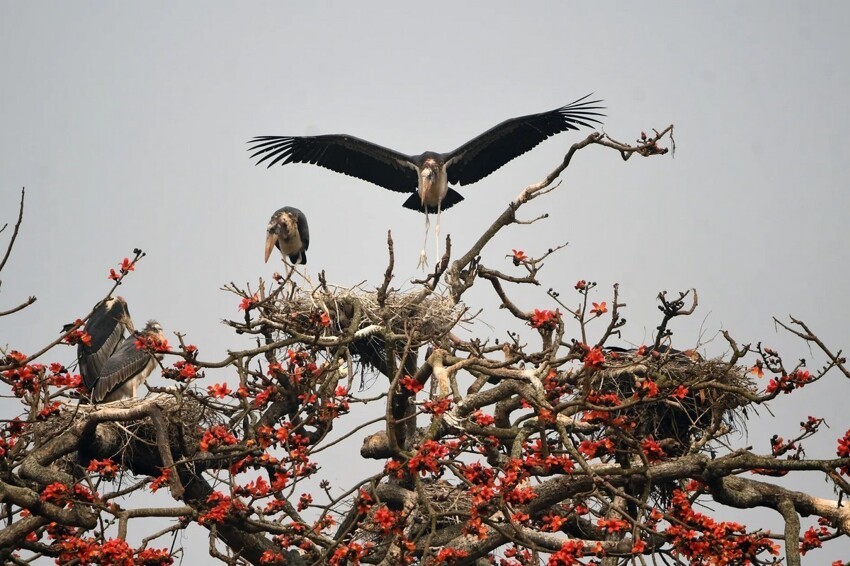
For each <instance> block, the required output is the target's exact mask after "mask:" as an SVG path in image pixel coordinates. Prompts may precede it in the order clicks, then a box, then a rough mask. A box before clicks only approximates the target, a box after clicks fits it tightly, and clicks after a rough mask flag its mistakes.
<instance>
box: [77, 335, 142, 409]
mask: <svg viewBox="0 0 850 566" xmlns="http://www.w3.org/2000/svg"><path fill="white" fill-rule="evenodd" d="M152 357H153V355H152V354H151V353H150V352H148V351H147V350H144V349H139V348H136V337H135V336H129V337H128V338H126V339H125V340H124V341H123V342H121V345H120V346H118V349H117V350H115V353H114V354H112V357H110V358H109V359H108V360H107V361H106V364H104V366H103V369H102V370H101V372H100V373H101V375H100V379H98V380H97V383H96V384H95V386H94V391H93V392H92V401H94V402H95V403H100V402H101V401H103V400H104V399H105V398H106V396H107V395H109V394H110V393H112V392H113V391H115V390H116V389H118V388H119V387H121V385H123V384H124V383H126V382H127V381H130V380H131V379H133V378H134V377H136V376H138V375H139V374H140V373H142V372H145V371H147V373H148V374H149V373H150V369H147V370H146V368H147V367H148V364H149V363H150V361H151V358H152ZM145 377H147V375H145Z"/></svg>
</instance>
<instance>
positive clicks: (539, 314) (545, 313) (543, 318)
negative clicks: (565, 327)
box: [529, 309, 561, 330]
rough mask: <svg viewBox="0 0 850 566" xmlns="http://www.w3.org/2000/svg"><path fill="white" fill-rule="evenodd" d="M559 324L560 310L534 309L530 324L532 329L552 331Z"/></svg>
mask: <svg viewBox="0 0 850 566" xmlns="http://www.w3.org/2000/svg"><path fill="white" fill-rule="evenodd" d="M560 322H561V311H560V310H557V309H556V310H554V311H550V310H539V309H534V313H533V314H532V315H531V322H530V323H529V324H531V327H532V328H538V329H541V330H554V329H555V328H558V324H559V323H560Z"/></svg>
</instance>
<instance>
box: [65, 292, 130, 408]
mask: <svg viewBox="0 0 850 566" xmlns="http://www.w3.org/2000/svg"><path fill="white" fill-rule="evenodd" d="M85 329H86V333H87V334H88V335H89V336H91V342H90V343H89V344H88V345H86V344H84V343H82V342H80V343H79V344H78V345H77V360H78V362H79V368H80V375H81V376H82V378H83V384H85V386H86V389H88V390H89V391H91V390H92V389H94V386H95V383H96V382H97V379H98V377H99V376H100V371H101V369H103V366H104V364H105V363H106V361H107V360H108V359H109V358H110V356H112V354H114V353H115V349H116V348H118V345H119V344H120V343H121V340H123V339H124V335H125V331H126V333H128V334H130V335H132V334H133V332H134V331H135V328H133V321H132V319H131V318H130V311H129V309H128V308H127V301H125V300H124V298H123V297H110V298H108V299H106V300H104V301H100V302H99V303H98V304H97V305H95V307H94V309H93V310H92V314H91V316H90V317H89V318H88V320H86V325H85Z"/></svg>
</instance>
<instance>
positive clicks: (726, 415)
mask: <svg viewBox="0 0 850 566" xmlns="http://www.w3.org/2000/svg"><path fill="white" fill-rule="evenodd" d="M654 387H657V388H658V389H659V390H661V391H664V392H672V393H673V395H660V396H657V395H655V394H653V389H654ZM592 388H593V389H594V390H595V391H598V392H600V393H602V394H603V395H604V394H611V393H613V394H615V395H616V396H617V397H618V398H620V399H624V400H629V399H635V398H639V399H641V400H642V402H641V403H638V404H635V405H632V406H631V407H628V408H624V409H622V410H621V411H618V412H617V416H622V417H625V419H627V420H628V421H630V422H633V423H635V429H634V431H633V434H634V436H635V437H637V438H647V437H649V436H652V437H653V438H655V439H656V440H657V441H661V442H662V443H663V442H666V443H667V444H668V446H677V450H676V451H679V450H682V451H687V449H688V448H690V446H691V443H692V442H693V440H694V439H709V438H710V439H714V438H719V437H721V436H724V435H726V434H729V433H731V432H734V431H736V430H742V429H743V428H744V426H745V417H746V415H745V413H744V411H743V407H746V406H747V405H748V404H750V402H751V401H750V399H749V398H748V397H749V396H750V395H751V394H752V393H754V388H753V385H752V382H751V380H749V379H748V377H747V374H746V372H745V371H743V370H742V369H741V368H739V367H737V366H734V365H730V364H729V363H727V362H724V361H722V360H705V359H703V358H702V357H700V356H699V354H697V353H695V352H693V351H689V352H675V351H670V352H667V353H663V354H660V353H658V352H651V353H649V354H648V355H637V354H636V353H634V352H631V353H623V354H619V355H617V357H616V358H615V359H612V360H606V364H605V367H604V369H601V370H599V371H597V372H596V373H595V374H594V376H593V381H592Z"/></svg>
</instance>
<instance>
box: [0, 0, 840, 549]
mask: <svg viewBox="0 0 850 566" xmlns="http://www.w3.org/2000/svg"><path fill="white" fill-rule="evenodd" d="M591 4H593V5H592V6H591ZM0 10H2V12H0V13H2V18H0V80H2V88H0V225H2V223H3V222H7V221H8V222H13V221H14V215H15V213H16V210H17V202H18V199H19V191H20V188H21V187H22V186H26V187H27V205H26V206H27V213H26V217H25V220H24V225H23V228H22V233H21V236H20V238H19V240H18V245H17V247H16V249H15V250H14V255H13V257H12V259H11V260H10V262H9V264H8V265H7V267H6V269H5V270H4V272H3V273H2V281H3V286H2V289H0V310H3V309H5V308H9V307H10V306H12V305H15V304H18V303H19V302H20V301H22V300H23V299H24V298H26V296H28V295H36V296H37V297H38V302H37V303H36V304H35V305H33V306H32V307H30V308H29V309H27V310H26V311H25V312H23V313H21V314H19V315H17V316H14V317H6V318H0V344H9V345H10V346H12V347H14V348H17V349H20V350H23V351H32V350H34V349H35V348H37V347H38V346H41V345H43V344H44V343H46V342H47V341H49V340H51V339H53V338H54V337H55V336H56V334H57V332H58V331H59V329H60V328H61V326H62V324H63V323H65V322H68V321H71V320H73V319H75V318H77V317H80V316H83V315H85V314H86V312H88V309H89V308H90V307H91V306H92V305H93V304H94V303H95V302H96V301H97V300H98V299H100V298H101V297H102V296H103V295H104V293H105V292H106V291H107V289H108V283H109V282H108V281H107V279H106V275H107V273H108V270H109V268H110V267H115V264H116V263H117V262H118V261H120V260H121V259H122V258H123V257H125V256H130V255H131V254H132V249H133V248H134V247H140V248H142V249H144V250H145V251H146V252H147V254H148V256H147V257H146V258H145V259H144V260H143V261H142V262H141V263H140V264H139V265H138V268H137V272H136V273H134V274H133V275H132V277H131V278H130V279H128V281H127V283H126V284H125V285H124V286H123V288H122V289H121V290H120V291H121V294H122V295H123V296H124V297H125V298H127V300H128V302H129V304H130V310H131V313H132V314H133V316H134V318H135V319H136V320H137V321H143V320H145V319H147V318H158V319H159V320H160V322H161V323H162V324H163V326H164V327H165V328H166V330H168V331H173V330H179V331H181V332H184V333H186V334H187V335H188V340H189V341H191V342H192V343H195V344H197V345H198V346H199V347H200V349H201V355H202V357H203V358H204V359H207V360H214V359H215V360H217V359H220V358H222V357H224V355H225V350H226V349H227V348H232V349H236V348H240V347H242V346H244V345H245V342H244V339H243V338H239V337H236V336H235V335H233V334H232V333H231V332H230V331H228V329H227V328H226V327H224V326H223V325H221V324H220V323H219V321H220V320H221V319H223V318H228V317H236V316H239V313H238V312H237V305H238V303H239V300H238V299H237V298H235V297H234V296H233V295H230V294H228V293H224V292H222V291H220V290H219V289H220V287H221V286H222V285H223V284H226V283H228V282H230V281H233V282H236V283H237V284H240V285H244V284H245V283H249V282H250V283H252V284H256V281H257V280H258V278H259V277H264V278H268V277H269V276H270V275H271V274H272V273H273V272H274V271H276V270H280V269H281V264H280V263H279V262H278V261H277V258H275V262H273V263H272V262H270V264H269V265H264V264H263V261H262V259H263V258H262V256H263V238H264V228H265V224H266V222H267V220H268V217H269V216H270V214H271V213H272V212H273V211H274V210H275V209H277V208H279V207H281V206H284V205H291V206H296V207H298V208H300V209H302V210H303V211H304V212H305V213H306V214H307V216H308V218H309V221H310V228H311V248H310V252H309V260H310V263H309V269H310V272H311V273H313V274H315V273H317V272H318V271H319V270H320V269H325V270H326V272H327V277H328V280H329V281H331V282H335V283H338V284H343V285H352V284H355V283H358V282H361V281H366V282H367V284H368V285H377V284H379V283H380V279H381V276H382V273H383V269H384V267H385V256H386V250H385V243H384V242H385V239H386V231H387V230H388V229H389V230H392V232H393V235H394V238H395V241H396V245H397V249H396V257H397V265H398V270H397V277H396V279H395V284H396V285H397V286H405V285H406V281H409V279H410V278H411V277H412V276H416V275H417V274H418V273H417V271H416V270H415V267H416V260H417V258H418V253H419V249H420V247H421V245H422V233H423V219H422V217H421V216H420V215H418V214H416V213H414V212H411V211H408V210H405V209H402V208H401V203H402V202H403V201H404V199H405V198H406V197H405V195H401V194H398V193H393V192H390V191H386V190H384V189H382V188H379V187H376V186H374V185H370V184H368V183H365V182H363V181H360V180H357V179H353V178H349V177H345V176H342V175H339V174H335V173H332V172H328V171H325V170H322V169H320V168H317V167H312V166H307V165H288V166H286V167H276V168H272V169H271V170H269V169H266V168H264V167H255V166H254V165H253V163H252V161H251V160H250V159H249V154H248V153H247V151H246V141H247V140H248V139H249V138H251V137H253V136H255V135H265V134H276V135H310V134H320V133H349V134H353V135H356V136H358V137H362V138H365V139H369V140H371V141H374V142H377V143H380V144H382V145H386V146H388V147H392V148H394V149H397V150H400V151H403V152H406V153H420V152H422V151H424V150H436V151H448V150H450V149H453V148H455V147H457V146H458V145H460V144H461V143H463V142H465V141H466V140H468V139H469V138H471V137H473V136H475V135H477V134H479V133H481V132H483V131H484V130H486V129H487V128H489V127H491V126H493V125H495V124H496V123H498V122H500V121H502V120H504V119H507V118H509V117H514V116H519V115H523V114H529V113H534V112H541V111H545V110H551V109H553V108H556V107H558V106H561V105H563V104H566V103H567V102H570V101H572V100H574V99H576V98H578V97H580V96H583V95H585V94H587V93H589V92H594V93H595V95H596V96H598V97H600V98H603V99H604V100H605V105H606V106H607V110H606V113H607V118H606V119H605V126H604V129H605V131H606V132H607V133H609V134H610V135H611V136H612V137H614V138H617V139H621V140H624V141H633V140H634V139H636V138H637V136H638V135H639V134H640V131H641V130H649V129H651V128H653V127H655V128H658V129H661V128H663V127H665V126H667V125H668V124H670V123H674V124H675V127H676V130H675V138H676V143H677V152H676V155H675V158H671V157H670V156H666V157H661V158H658V157H657V158H653V159H639V158H634V159H632V160H630V161H628V162H625V163H624V162H623V161H622V160H621V159H620V157H619V155H618V154H616V153H615V152H613V151H610V150H604V149H603V148H599V147H595V148H589V149H587V150H584V151H582V152H580V153H579V154H578V155H577V156H576V158H575V159H574V162H573V165H572V166H571V167H570V169H569V170H568V171H567V173H566V175H565V176H564V177H563V178H564V182H563V184H562V185H561V187H560V188H558V190H557V191H555V192H554V193H552V194H550V195H549V196H547V197H545V198H543V199H540V200H538V201H535V203H533V205H531V206H529V207H528V208H527V210H525V211H524V213H525V214H526V217H532V216H536V215H537V214H540V213H542V212H549V213H550V218H549V219H548V220H546V221H545V222H540V223H537V224H535V225H533V226H517V227H514V228H512V229H511V230H509V231H508V232H507V233H505V234H503V235H501V236H500V237H499V238H498V239H497V240H496V241H495V242H493V244H491V246H490V247H489V248H487V250H486V251H485V254H484V259H483V261H484V262H485V264H487V265H490V266H493V267H498V268H504V269H510V262H509V261H508V260H507V259H505V258H504V255H505V254H507V253H509V252H510V249H511V248H521V249H523V250H525V251H526V252H527V253H529V254H531V255H535V254H538V255H539V254H540V253H541V252H542V251H543V250H545V249H546V248H549V247H551V246H554V245H556V244H559V243H563V242H566V241H569V242H570V245H569V247H568V248H566V249H565V250H563V251H561V252H560V253H559V254H558V255H557V256H555V257H554V258H552V259H551V260H549V261H548V262H547V267H546V269H545V270H544V272H543V273H542V277H541V279H542V283H543V288H542V289H539V290H535V291H533V292H530V293H528V292H523V293H522V294H521V295H520V296H521V297H522V301H521V304H520V306H521V308H526V309H531V308H535V307H536V308H552V307H553V306H554V305H553V303H552V302H551V300H550V299H548V298H547V297H546V296H545V292H544V289H546V288H548V287H555V288H556V289H559V290H560V291H562V296H571V295H569V290H571V289H572V285H573V284H574V283H575V281H576V280H578V279H588V280H594V281H597V282H598V283H599V294H598V295H597V297H596V300H609V301H610V296H609V293H610V287H611V285H612V284H614V283H615V282H619V283H620V285H621V288H620V290H621V298H622V299H623V300H624V301H625V302H626V303H627V304H628V308H627V310H626V311H625V316H626V317H627V318H628V320H629V324H628V326H627V327H626V328H625V330H624V339H626V340H627V341H629V342H632V343H638V344H640V343H643V342H645V341H647V340H648V339H649V337H650V335H651V333H652V331H653V329H654V328H655V326H656V325H657V324H658V311H657V309H656V303H655V302H654V297H655V295H656V294H657V293H658V291H659V290H662V289H666V290H669V291H671V292H672V291H676V290H680V289H687V288H691V287H696V288H697V289H698V290H699V292H700V303H701V304H700V309H699V311H698V313H697V315H696V316H695V317H693V318H692V319H691V320H689V321H686V322H683V323H680V324H679V325H677V326H674V330H677V331H679V332H678V333H677V335H676V338H677V344H679V345H680V346H689V345H694V344H695V343H696V342H697V340H698V338H699V336H700V333H701V332H702V335H703V340H711V339H712V338H715V337H716V335H717V332H718V331H719V330H720V329H727V330H729V331H731V332H732V334H733V336H735V337H736V338H737V339H738V340H739V342H742V343H746V342H756V341H759V340H762V341H764V342H765V343H766V344H768V345H771V346H774V347H777V348H779V349H780V350H781V351H782V352H784V353H785V355H786V358H787V359H788V360H794V359H796V358H799V357H807V358H810V359H811V355H810V353H809V352H808V350H807V349H806V348H805V347H804V346H803V345H802V344H801V343H796V342H794V341H793V340H790V339H788V337H787V336H786V335H784V334H782V333H777V332H775V329H774V326H773V324H772V321H771V316H773V315H777V316H780V317H784V316H786V315H787V314H789V313H790V314H793V315H795V316H797V317H800V318H802V319H804V320H806V321H807V322H808V323H809V324H810V325H811V327H812V328H813V329H814V330H816V331H817V332H818V333H819V334H820V336H821V337H822V338H823V339H824V340H826V341H827V342H828V343H829V344H830V345H832V346H833V347H834V348H836V349H837V348H841V347H847V346H850V330H848V325H847V316H848V311H850V298H848V294H847V291H846V289H847V283H846V281H847V277H848V268H847V242H848V239H850V228H848V226H847V222H846V219H845V217H846V210H847V209H848V205H850V196H848V175H847V173H846V169H845V167H846V164H847V162H848V158H850V149H848V148H850V146H848V144H847V141H846V138H847V134H848V131H850V117H848V112H847V92H848V90H850V65H848V55H850V40H848V38H847V32H846V27H847V22H848V21H850V5H848V4H846V3H843V2H818V3H802V2H800V3H789V2H773V1H771V2H747V3H742V2H734V3H733V2H720V3H717V2H715V3H700V4H697V3H685V2H668V3H628V4H627V3H606V4H605V5H602V6H600V5H599V4H598V3H588V2H581V3H579V2H574V3H560V4H558V5H556V3H540V4H533V3H508V2H463V3H460V2H433V1H432V2H427V3H417V4H413V3H400V2H382V3H376V2H356V3H355V2H316V3H311V4H309V5H308V4H307V3H304V4H302V5H299V6H298V7H295V5H294V4H289V3H287V4H284V3H280V2H269V3H250V4H247V3H223V2H180V3H172V2H144V3H141V2H140V3H136V4H129V3H97V4H95V3H91V2H74V3H70V2H64V3H60V2H50V3H44V2H26V3H24V2H9V1H5V0H4V1H2V2H0ZM586 134H587V132H583V133H581V134H575V133H568V134H561V135H559V136H556V137H555V138H553V139H551V140H548V141H547V142H545V143H544V144H542V145H541V146H539V147H538V148H537V149H535V150H534V151H533V152H531V153H529V154H527V155H525V156H523V157H521V158H519V159H517V160H515V161H513V162H511V163H510V164H508V165H507V166H505V167H504V168H502V169H500V170H499V171H498V172H497V173H495V174H493V175H492V176H490V177H488V178H486V179H485V180H483V181H482V182H479V183H477V184H475V185H473V186H471V187H465V188H461V189H460V192H461V193H462V194H463V195H464V196H465V197H466V200H465V201H464V202H463V203H461V204H460V205H458V206H457V207H456V208H454V209H452V210H450V211H448V212H447V213H446V214H445V215H444V216H443V232H444V233H450V234H451V235H452V238H453V243H454V246H455V249H456V250H458V251H463V250H465V249H466V248H467V247H468V246H469V245H470V244H471V243H472V242H473V241H474V239H475V238H476V237H477V236H478V234H480V232H481V231H482V230H483V229H484V228H485V227H486V226H488V225H489V223H490V222H492V220H493V219H494V218H495V217H496V216H497V215H498V214H499V213H500V212H501V211H502V210H503V209H504V207H505V206H506V205H507V203H508V202H509V201H510V199H512V198H513V197H514V196H515V195H516V194H517V193H518V192H519V191H520V190H521V189H522V188H523V187H524V186H525V185H527V184H529V183H531V182H535V181H538V180H539V179H541V178H542V177H543V176H544V175H545V174H546V173H548V172H549V171H550V170H552V169H553V168H554V167H555V166H556V165H557V164H558V163H559V162H560V160H561V158H562V156H563V155H564V153H565V152H566V150H567V149H568V147H569V145H570V144H571V143H573V142H574V141H576V140H578V139H580V137H583V136H584V135H586ZM7 236H8V232H6V233H4V234H2V235H0V242H2V244H3V246H4V248H5V242H6V238H7ZM429 253H430V254H431V256H432V259H433V246H429ZM482 287H483V286H482ZM475 297H480V298H481V300H482V305H489V306H492V305H493V302H492V300H491V298H490V297H489V294H487V293H481V294H479V295H475ZM483 319H484V321H486V322H488V323H489V324H491V325H492V326H493V328H492V329H490V328H488V327H487V326H486V325H480V327H479V328H477V329H476V330H477V331H478V332H480V333H482V334H485V335H488V334H489V335H495V336H503V335H504V330H505V329H506V328H507V327H506V326H505V325H504V322H505V321H506V320H507V319H505V318H503V317H502V315H501V314H500V313H497V312H495V311H494V310H492V309H491V310H490V311H487V312H485V314H484V316H483ZM721 340H722V339H715V340H714V342H711V343H709V344H708V345H706V346H705V347H704V351H705V352H707V353H708V354H711V355H717V354H720V353H722V352H723V349H724V348H723V344H722V343H721ZM72 356H73V354H72V351H71V350H70V349H68V350H65V351H59V352H56V356H54V357H53V358H51V359H55V358H63V359H64V360H65V361H68V362H70V360H71V359H72ZM816 359H817V360H820V359H821V358H816ZM226 377H227V376H226V375H223V374H219V375H216V376H211V380H215V381H221V380H223V379H225V378H226ZM153 381H154V382H156V383H160V382H161V378H159V377H156V378H154V379H153ZM848 394H850V383H848V381H847V380H846V379H844V378H843V377H840V376H839V375H838V374H835V375H831V376H829V377H828V378H827V380H825V381H823V382H821V383H819V384H817V385H816V386H814V387H811V388H810V389H808V390H803V391H802V392H801V394H798V395H794V397H793V398H792V399H791V400H792V401H793V402H791V403H789V402H788V401H787V400H785V399H783V400H780V401H778V402H776V403H774V404H773V405H772V406H771V409H772V410H773V412H774V413H775V414H776V415H777V417H778V418H776V419H769V418H767V417H769V415H767V414H763V415H762V417H766V418H765V419H764V420H762V421H758V422H751V424H750V436H749V438H743V439H740V441H741V443H743V444H746V443H748V442H752V443H754V444H755V446H756V448H757V449H759V450H761V451H766V450H768V444H767V439H768V438H769V437H770V436H771V435H772V434H774V433H776V434H779V435H780V436H783V437H786V438H788V437H789V436H793V435H795V434H796V433H797V430H798V428H797V423H798V422H799V421H800V420H803V419H805V417H806V416H807V415H808V414H812V415H815V416H823V417H826V418H827V419H828V423H829V424H830V426H831V427H832V428H831V429H829V430H826V431H824V432H822V433H821V435H822V436H823V438H821V439H820V442H812V443H811V444H810V445H809V449H808V450H807V452H808V455H809V456H811V457H816V456H824V457H831V456H834V448H835V438H837V437H840V436H841V435H842V434H843V432H844V431H845V430H846V429H847V428H848V421H850V419H848V417H847V413H848V412H847V399H848ZM806 403H808V404H810V406H807V405H806ZM358 442H359V441H358ZM337 479H338V478H337ZM812 484H813V485H812V486H811V487H812V488H813V489H821V490H822V491H825V492H824V493H823V495H824V496H829V495H830V494H829V492H828V490H823V483H822V482H821V480H820V479H818V480H817V481H814V482H812ZM801 487H804V488H809V487H810V486H801ZM767 517H768V519H769V524H767V525H766V526H769V527H771V528H774V529H775V528H777V527H778V526H779V521H778V519H777V517H774V516H772V515H767ZM204 544H205V543H202V544H201V547H203V546H204ZM844 546H845V548H844V549H843V551H839V550H836V549H837V548H838V547H839V545H835V544H832V545H831V547H830V548H831V549H830V550H828V551H824V552H822V553H821V554H818V555H816V557H817V560H818V561H819V562H824V563H825V562H828V561H829V560H832V559H837V558H846V556H847V555H848V554H850V545H847V544H845V545H844ZM199 552H202V553H203V552H206V551H205V550H204V549H203V548H201V550H199Z"/></svg>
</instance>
